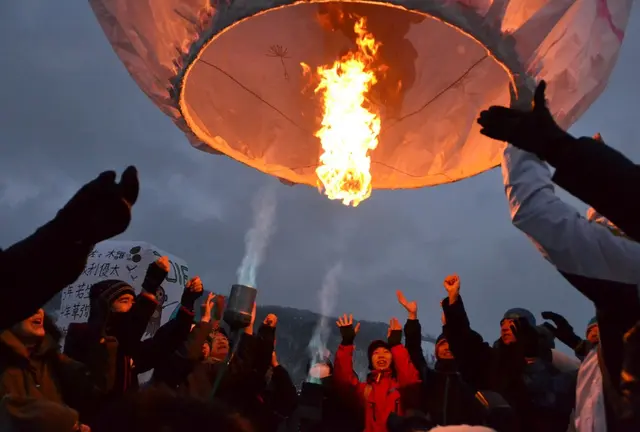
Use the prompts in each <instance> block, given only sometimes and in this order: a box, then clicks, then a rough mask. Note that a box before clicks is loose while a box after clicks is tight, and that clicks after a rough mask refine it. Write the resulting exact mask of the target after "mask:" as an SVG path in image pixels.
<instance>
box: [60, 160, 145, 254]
mask: <svg viewBox="0 0 640 432" xmlns="http://www.w3.org/2000/svg"><path fill="white" fill-rule="evenodd" d="M139 188H140V185H139V183H138V171H137V170H136V168H135V167H133V166H130V167H128V168H127V169H126V170H125V171H124V173H122V179H121V180H120V183H117V182H116V173H115V171H105V172H103V173H102V174H100V175H99V176H98V177H97V178H95V179H94V180H92V181H90V182H89V183H87V184H85V185H84V186H82V187H81V188H80V190H79V191H78V192H76V194H75V195H74V196H73V198H71V200H69V202H68V203H67V204H66V205H65V206H64V207H63V208H62V209H61V210H60V211H59V212H58V214H57V215H56V218H55V221H56V222H57V223H59V224H60V226H62V227H63V229H64V230H65V231H66V232H68V233H69V235H70V236H72V238H73V240H74V241H79V242H83V243H86V244H92V245H93V244H96V243H100V242H101V241H103V240H108V239H110V238H111V237H114V236H116V235H118V234H121V233H123V232H124V231H125V230H126V229H127V227H128V226H129V222H131V207H132V206H133V205H134V204H135V202H136V200H137V199H138V191H139Z"/></svg>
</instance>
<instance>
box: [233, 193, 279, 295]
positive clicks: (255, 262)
mask: <svg viewBox="0 0 640 432" xmlns="http://www.w3.org/2000/svg"><path fill="white" fill-rule="evenodd" d="M276 204H277V201H276V185H275V184H274V183H273V182H269V183H268V184H266V185H264V186H263V187H262V188H260V190H259V191H258V193H257V194H256V196H255V197H254V199H253V203H252V208H253V215H254V216H253V217H254V219H253V227H252V228H251V229H250V230H249V231H248V232H247V234H246V235H245V237H244V243H245V254H244V258H242V264H240V267H238V283H239V284H242V285H247V286H250V287H255V286H256V273H257V271H258V268H259V267H260V264H262V260H263V258H264V253H265V251H266V249H267V246H268V244H269V240H270V239H271V235H272V234H273V232H274V231H275V228H276V227H275V216H276Z"/></svg>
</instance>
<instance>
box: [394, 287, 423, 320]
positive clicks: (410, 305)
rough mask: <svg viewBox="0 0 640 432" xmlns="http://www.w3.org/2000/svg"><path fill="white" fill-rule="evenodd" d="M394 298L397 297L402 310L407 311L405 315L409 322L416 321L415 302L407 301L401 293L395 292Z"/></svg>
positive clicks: (416, 305)
mask: <svg viewBox="0 0 640 432" xmlns="http://www.w3.org/2000/svg"><path fill="white" fill-rule="evenodd" d="M396 296H397V297H398V303H400V304H401V305H402V307H403V308H405V309H406V310H407V314H408V315H409V319H410V320H416V319H418V303H417V302H415V301H412V302H410V301H408V300H407V299H406V297H405V296H404V294H403V293H402V291H400V290H397V291H396Z"/></svg>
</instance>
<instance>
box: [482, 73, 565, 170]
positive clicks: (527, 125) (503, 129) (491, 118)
mask: <svg viewBox="0 0 640 432" xmlns="http://www.w3.org/2000/svg"><path fill="white" fill-rule="evenodd" d="M546 88H547V84H546V82H545V81H540V83H539V84H538V86H537V88H536V90H535V94H534V95H533V104H532V105H530V102H529V101H531V99H529V98H530V95H529V94H527V95H522V96H521V95H517V94H516V93H515V90H513V88H512V87H511V88H510V90H511V94H512V107H511V108H507V107H502V106H492V107H489V109H487V110H485V111H482V112H481V113H480V117H479V118H478V124H480V126H482V129H481V130H480V133H481V134H483V135H486V136H488V137H489V138H493V139H496V140H499V141H506V142H508V143H511V144H513V145H514V146H516V147H518V148H520V149H522V150H526V151H528V152H531V153H535V154H537V155H538V156H539V157H541V158H543V159H546V156H547V155H548V154H549V153H550V152H553V151H554V148H553V147H554V145H556V144H557V141H558V140H560V139H563V138H565V137H567V136H568V134H567V133H566V132H565V131H563V130H562V129H561V128H560V127H559V126H558V125H557V123H556V122H555V120H554V119H553V116H552V115H551V112H550V111H549V109H548V108H547V101H546V96H545V90H546Z"/></svg>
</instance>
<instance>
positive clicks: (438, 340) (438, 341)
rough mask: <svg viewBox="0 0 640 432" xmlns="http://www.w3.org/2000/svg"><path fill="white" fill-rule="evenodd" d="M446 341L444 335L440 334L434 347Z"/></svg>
mask: <svg viewBox="0 0 640 432" xmlns="http://www.w3.org/2000/svg"><path fill="white" fill-rule="evenodd" d="M446 340H447V338H446V337H444V333H440V336H438V338H437V339H436V346H438V344H439V343H440V342H444V341H446Z"/></svg>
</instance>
